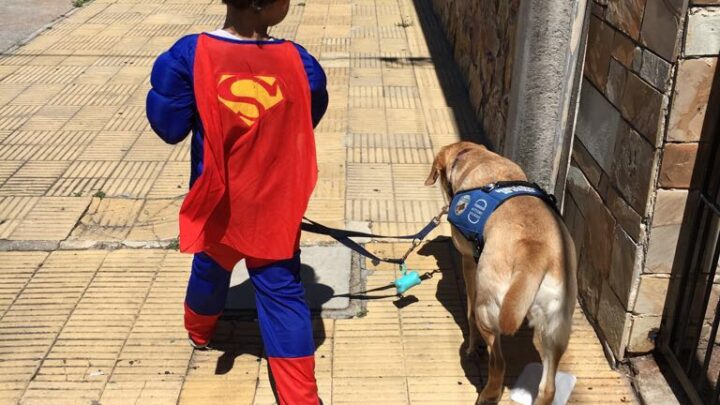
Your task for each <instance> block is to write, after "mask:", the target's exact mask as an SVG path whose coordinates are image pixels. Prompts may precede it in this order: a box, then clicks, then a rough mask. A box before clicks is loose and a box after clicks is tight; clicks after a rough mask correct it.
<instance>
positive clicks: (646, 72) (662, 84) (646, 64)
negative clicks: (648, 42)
mask: <svg viewBox="0 0 720 405" xmlns="http://www.w3.org/2000/svg"><path fill="white" fill-rule="evenodd" d="M670 71H671V65H670V63H669V62H666V61H665V60H664V59H663V58H661V57H659V56H657V55H655V54H654V53H653V52H651V51H649V50H647V49H646V50H644V51H643V61H642V66H641V67H640V77H642V78H643V79H645V80H646V81H647V82H649V83H650V84H652V85H653V86H655V88H656V89H658V90H660V92H662V93H665V90H667V88H668V84H669V83H668V80H669V79H670Z"/></svg>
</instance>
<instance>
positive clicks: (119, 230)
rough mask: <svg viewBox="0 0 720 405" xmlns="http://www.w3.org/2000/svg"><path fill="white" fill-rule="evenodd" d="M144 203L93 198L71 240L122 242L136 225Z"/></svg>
mask: <svg viewBox="0 0 720 405" xmlns="http://www.w3.org/2000/svg"><path fill="white" fill-rule="evenodd" d="M143 203H144V202H143V201H142V200H126V199H113V198H105V199H99V198H93V200H92V202H91V203H90V206H89V207H88V209H87V212H85V214H84V215H83V216H82V218H80V222H79V223H78V224H77V226H76V227H75V229H74V230H73V232H72V234H71V235H70V239H71V240H91V241H122V240H124V238H125V237H126V236H127V234H128V233H129V232H130V229H131V228H132V226H133V224H134V223H135V219H136V218H137V216H138V214H139V213H140V209H141V208H142V206H143Z"/></svg>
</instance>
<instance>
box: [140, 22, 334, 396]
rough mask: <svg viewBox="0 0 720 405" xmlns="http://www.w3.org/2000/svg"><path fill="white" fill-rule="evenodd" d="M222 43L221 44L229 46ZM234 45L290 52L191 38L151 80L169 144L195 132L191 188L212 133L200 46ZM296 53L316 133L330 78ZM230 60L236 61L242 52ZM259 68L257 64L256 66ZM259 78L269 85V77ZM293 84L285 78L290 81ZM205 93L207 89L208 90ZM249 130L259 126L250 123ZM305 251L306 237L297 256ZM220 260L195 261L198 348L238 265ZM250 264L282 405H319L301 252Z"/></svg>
mask: <svg viewBox="0 0 720 405" xmlns="http://www.w3.org/2000/svg"><path fill="white" fill-rule="evenodd" d="M217 41H222V42H223V43H224V44H223V43H220V42H217ZM199 43H200V45H198V44H199ZM227 43H230V44H232V46H234V47H235V48H233V49H234V50H237V52H238V55H244V54H252V52H254V51H253V48H255V49H257V48H258V47H277V48H280V47H281V46H283V45H285V46H286V45H287V44H288V42H286V41H279V40H272V41H246V40H240V39H232V38H229V37H228V36H227V35H219V34H214V33H213V34H207V33H206V34H200V35H190V36H186V37H184V38H182V39H180V40H179V41H178V42H177V43H176V44H175V45H174V46H173V47H172V48H171V49H170V50H169V51H167V52H165V53H163V54H162V55H160V57H159V58H158V59H157V61H156V63H155V66H154V68H153V72H152V76H151V84H152V90H151V91H150V93H149V94H148V98H147V116H148V119H149V121H150V124H151V126H152V128H153V130H154V131H155V132H156V133H157V134H158V135H159V136H160V137H161V138H162V139H163V140H164V141H165V142H167V143H170V144H176V143H179V142H181V141H183V140H184V139H185V138H186V136H187V135H188V133H190V132H191V131H192V143H191V168H190V170H191V176H190V187H191V188H192V187H193V185H195V184H196V183H197V182H198V179H199V178H200V177H201V175H202V174H203V172H204V169H205V167H206V166H205V165H204V159H205V157H206V156H207V154H206V152H207V151H206V150H205V149H204V148H205V147H206V146H207V142H206V141H207V139H205V136H204V133H203V132H204V130H206V129H207V126H204V125H203V119H201V114H200V113H199V110H202V108H200V109H199V108H198V103H197V100H198V99H199V94H196V92H197V90H198V87H197V86H198V80H200V79H199V78H198V77H196V76H195V73H196V72H195V69H196V68H197V66H205V65H202V64H200V65H198V64H197V61H196V55H197V54H198V53H199V52H200V51H199V46H205V47H206V48H208V49H210V48H212V49H216V48H217V49H224V50H226V49H227ZM203 44H209V45H203ZM292 45H293V46H294V49H295V50H296V51H297V54H296V55H293V56H291V57H292V58H295V57H296V58H299V60H300V61H301V63H302V67H303V68H304V73H305V79H307V83H308V87H309V94H310V101H309V103H310V107H311V108H310V109H311V114H310V115H311V117H308V118H307V119H308V120H309V119H311V120H312V125H313V126H315V125H317V124H318V122H319V121H320V120H321V118H322V117H323V115H324V113H325V111H326V109H327V105H328V93H327V90H326V77H325V73H324V71H323V69H322V68H321V66H320V64H319V63H318V62H317V60H316V59H315V58H313V57H312V56H311V55H310V54H309V53H308V52H307V51H306V50H305V49H304V48H302V47H301V46H299V45H296V44H292ZM223 46H224V47H225V48H223ZM244 50H246V51H248V52H249V53H243V52H246V51H244ZM203 52H205V49H203ZM293 52H294V51H293ZM223 55H224V56H225V57H226V58H230V59H232V58H234V56H232V55H235V52H234V51H233V52H232V53H230V54H228V53H224V54H223ZM233 61H234V63H235V64H238V63H239V62H238V61H237V59H234V60H233ZM240 62H241V61H240ZM253 63H258V62H257V61H253ZM240 64H242V63H240ZM206 65H207V63H206ZM249 65H250V63H249V62H248V66H249ZM248 69H249V70H250V73H254V72H253V71H252V70H253V69H252V68H251V67H249V68H248ZM298 69H300V68H298ZM223 77H225V76H223ZM258 77H260V78H261V79H262V80H266V79H265V78H264V76H262V77H261V76H258ZM278 77H281V76H278ZM293 77H294V76H292V77H290V78H287V77H286V78H285V79H284V80H286V81H287V80H290V79H292V78H293ZM222 80H225V79H222ZM238 80H240V79H238ZM260 84H261V85H264V84H263V83H260ZM202 85H203V86H204V85H205V84H204V82H203V84H202ZM256 87H257V86H256ZM287 88H290V87H289V86H288V87H287ZM200 89H202V87H200ZM295 94H299V93H295ZM268 97H269V96H268ZM201 107H203V106H201ZM213 108H215V107H213ZM225 113H227V111H225ZM258 119H259V118H258ZM247 123H248V124H253V125H254V123H253V122H250V121H247ZM253 125H251V126H253ZM309 125H310V124H308V128H309ZM298 232H299V229H298ZM181 240H182V233H181ZM298 245H299V233H298V236H297V241H296V250H297V246H298ZM217 257H219V256H218V255H214V254H213V252H202V253H197V254H195V256H194V258H193V263H192V272H191V275H190V280H189V283H188V289H187V295H186V299H185V326H186V329H187V330H188V333H189V335H190V337H191V339H192V340H193V342H195V343H196V344H198V345H206V344H207V343H208V342H209V340H210V339H211V337H212V334H213V332H214V330H215V326H216V324H217V320H218V318H219V317H220V315H221V314H222V311H223V309H224V307H225V302H226V299H227V293H228V288H229V284H230V275H231V271H232V263H231V262H218V260H216V258H217ZM244 258H245V259H246V264H247V267H248V269H249V273H250V280H251V282H252V284H253V286H254V289H255V296H256V303H257V308H258V318H259V322H260V329H261V334H262V338H263V342H264V344H265V352H266V354H267V356H268V359H269V362H270V366H271V370H272V372H273V377H274V378H275V381H276V385H277V390H278V395H279V397H280V402H281V404H283V403H293V404H315V403H317V393H316V391H317V387H316V385H315V379H314V372H313V369H314V358H313V356H314V352H315V346H314V342H313V336H312V326H311V322H310V310H309V308H308V306H307V303H306V301H305V292H304V289H303V286H302V284H301V282H300V276H299V270H300V254H299V252H298V253H297V254H296V255H295V256H294V257H292V258H288V259H287V260H280V261H278V260H267V259H263V258H254V257H244Z"/></svg>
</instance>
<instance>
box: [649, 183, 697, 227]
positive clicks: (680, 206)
mask: <svg viewBox="0 0 720 405" xmlns="http://www.w3.org/2000/svg"><path fill="white" fill-rule="evenodd" d="M687 198H688V192H687V190H658V192H657V197H656V199H655V213H654V214H653V220H652V226H653V227H656V228H657V227H660V226H666V225H680V224H681V223H682V219H683V216H684V214H685V203H686V202H687Z"/></svg>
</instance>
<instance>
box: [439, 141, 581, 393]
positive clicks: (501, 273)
mask: <svg viewBox="0 0 720 405" xmlns="http://www.w3.org/2000/svg"><path fill="white" fill-rule="evenodd" d="M438 179H439V180H440V183H441V185H442V188H443V190H444V192H445V194H446V196H447V197H448V199H449V200H451V199H452V198H453V196H454V195H455V194H456V193H458V192H462V191H464V190H471V189H476V188H480V187H484V186H487V185H489V184H494V183H497V182H499V181H527V176H526V175H525V173H524V172H523V171H522V169H521V168H520V167H519V166H518V165H517V164H515V163H513V162H512V161H510V160H509V159H506V158H504V157H502V156H500V155H498V154H496V153H493V152H491V151H490V150H488V149H487V148H486V147H484V146H482V145H478V144H474V143H471V142H458V143H455V144H452V145H448V146H445V147H443V148H442V149H441V150H440V152H439V153H438V154H437V156H436V158H435V161H434V162H433V165H432V169H431V171H430V175H429V176H428V178H427V181H426V182H425V184H426V185H427V186H431V185H433V184H435V183H436V182H437V181H438ZM483 240H484V248H483V249H482V252H481V254H480V255H479V259H477V260H476V252H477V249H478V246H477V242H476V241H470V240H468V239H467V238H466V237H465V236H464V235H463V234H462V233H461V232H460V231H459V230H458V229H457V228H455V227H453V229H452V241H453V244H454V245H455V248H456V249H457V250H458V251H459V252H460V254H461V255H462V270H463V277H464V278H465V284H466V286H467V302H468V311H467V312H468V324H469V326H470V328H469V329H470V332H469V336H468V342H467V343H468V344H467V348H468V353H471V352H473V351H474V350H475V349H476V348H477V345H478V343H479V340H478V337H482V339H483V340H484V341H485V343H486V345H487V351H488V356H489V376H488V379H487V383H486V385H485V387H484V388H483V390H482V392H481V393H480V395H479V397H478V400H477V402H476V404H490V403H496V402H498V401H499V400H500V398H501V396H502V392H503V380H504V376H505V360H504V358H503V354H502V348H501V344H500V341H501V336H502V335H513V334H515V332H517V330H518V329H519V328H520V326H521V325H522V323H523V321H524V320H525V318H526V317H527V318H528V320H529V324H530V326H532V327H533V328H534V336H533V343H534V346H535V348H536V349H537V351H538V352H539V353H540V357H541V358H542V364H543V374H542V380H541V381H540V386H539V390H538V397H537V398H536V400H535V405H549V404H551V403H552V402H553V399H554V397H555V375H556V373H557V369H558V364H559V362H560V358H561V357H562V355H563V354H564V353H565V350H566V349H567V346H568V341H569V339H570V331H571V324H572V317H573V312H574V310H575V302H576V298H577V280H576V272H577V257H576V253H575V245H574V243H573V240H572V237H571V236H570V233H569V232H568V230H567V228H566V227H565V224H564V222H563V220H562V218H561V217H560V215H559V214H558V213H556V212H555V211H554V210H553V208H552V207H551V206H550V205H548V204H547V202H545V201H543V200H542V199H540V198H537V197H535V196H519V197H515V198H511V199H509V200H507V202H505V203H503V204H502V205H500V206H499V207H498V208H497V210H496V211H494V213H492V215H491V216H490V217H489V219H488V222H487V223H486V224H485V228H484V233H483Z"/></svg>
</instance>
